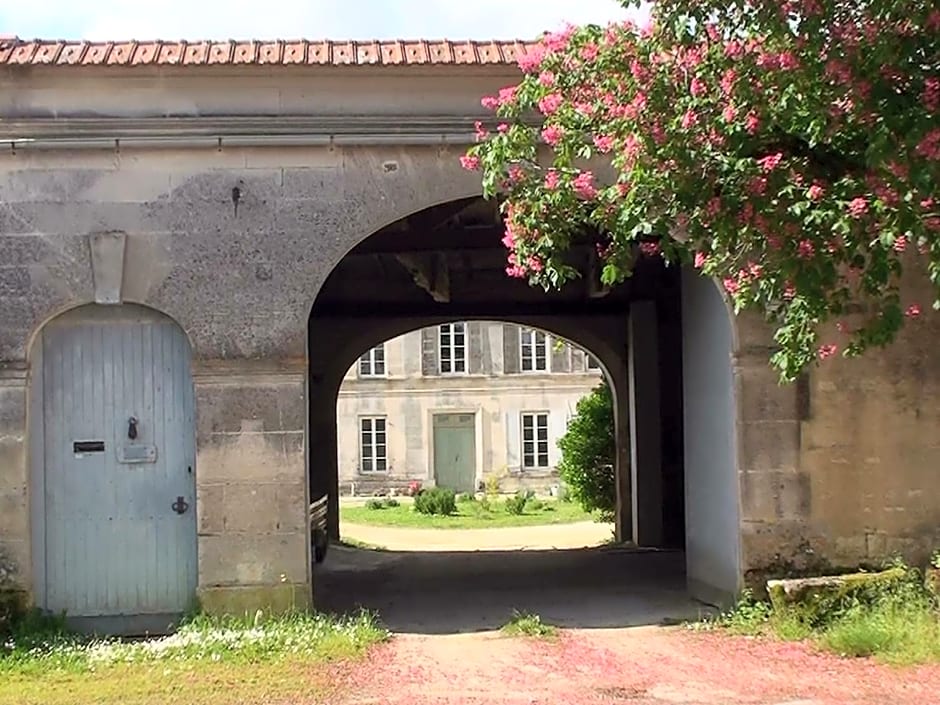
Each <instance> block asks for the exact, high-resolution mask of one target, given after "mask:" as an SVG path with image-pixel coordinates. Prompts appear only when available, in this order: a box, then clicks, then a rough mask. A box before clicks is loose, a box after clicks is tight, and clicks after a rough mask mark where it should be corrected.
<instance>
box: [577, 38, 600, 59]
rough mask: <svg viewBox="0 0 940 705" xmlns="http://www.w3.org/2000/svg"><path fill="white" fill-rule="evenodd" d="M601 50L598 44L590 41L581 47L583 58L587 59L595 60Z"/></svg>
mask: <svg viewBox="0 0 940 705" xmlns="http://www.w3.org/2000/svg"><path fill="white" fill-rule="evenodd" d="M598 51H600V49H599V48H598V46H597V44H594V43H593V42H589V43H588V44H585V45H584V46H583V47H581V58H582V59H584V60H585V61H588V62H590V61H594V59H596V58H597V52H598Z"/></svg>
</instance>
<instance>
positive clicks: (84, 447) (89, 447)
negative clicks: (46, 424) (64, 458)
mask: <svg viewBox="0 0 940 705" xmlns="http://www.w3.org/2000/svg"><path fill="white" fill-rule="evenodd" d="M72 452H73V453H74V454H75V455H81V454H83V453H104V441H75V442H74V443H72Z"/></svg>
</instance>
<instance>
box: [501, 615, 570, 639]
mask: <svg viewBox="0 0 940 705" xmlns="http://www.w3.org/2000/svg"><path fill="white" fill-rule="evenodd" d="M500 631H502V632H503V634H505V635H507V636H528V637H536V638H539V639H549V638H553V637H556V636H558V628H557V627H554V626H552V625H551V624H545V623H544V622H542V618H541V617H539V616H538V615H537V614H531V613H529V612H513V613H512V618H511V619H510V620H509V621H508V622H506V624H504V625H503V628H502V629H501V630H500Z"/></svg>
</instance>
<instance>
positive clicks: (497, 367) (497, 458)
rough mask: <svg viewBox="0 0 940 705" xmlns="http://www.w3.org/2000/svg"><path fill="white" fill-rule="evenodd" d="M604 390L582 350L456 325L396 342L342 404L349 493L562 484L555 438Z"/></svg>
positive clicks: (344, 483) (355, 373) (379, 349)
mask: <svg viewBox="0 0 940 705" xmlns="http://www.w3.org/2000/svg"><path fill="white" fill-rule="evenodd" d="M601 379H602V373H601V370H600V366H599V365H598V363H597V361H596V360H595V359H594V358H592V357H591V356H590V355H588V354H587V353H585V352H584V351H583V350H581V349H580V348H578V347H576V346H573V345H570V344H568V343H567V342H565V341H563V340H561V339H556V338H554V337H553V336H552V335H550V334H548V333H545V332H543V331H541V330H537V329H535V328H527V327H522V326H518V325H515V324H509V323H498V322H491V321H455V322H451V323H443V324H440V325H437V326H431V327H427V328H423V329H421V330H417V331H413V332H410V333H406V334H405V335H402V336H399V337H397V338H394V339H393V340H389V341H387V342H385V343H382V344H380V345H378V346H376V347H374V348H371V349H369V350H368V351H367V352H366V353H364V354H363V355H362V356H361V357H360V358H359V360H358V361H357V362H356V364H354V365H353V366H352V367H351V368H350V369H349V372H347V374H346V376H345V378H344V380H343V385H342V387H341V388H340V392H339V400H338V403H337V436H338V439H339V444H338V446H339V448H338V451H339V481H340V492H341V493H342V494H360V495H362V494H372V493H375V492H385V491H389V490H392V491H395V490H401V489H404V488H405V487H407V486H408V485H409V483H411V482H412V481H418V482H420V483H421V484H422V486H429V485H438V486H443V487H448V488H450V489H453V490H455V491H457V492H473V491H477V490H478V489H480V488H481V487H482V486H483V484H484V482H485V481H486V480H487V479H488V478H490V477H495V478H497V479H498V481H499V488H500V491H510V492H511V491H515V490H518V489H523V488H524V489H531V490H533V491H536V492H540V493H544V492H549V491H551V489H552V487H553V486H555V485H557V484H558V482H559V480H558V470H557V465H558V461H559V459H560V451H559V448H558V439H559V438H560V437H561V436H562V434H564V432H565V429H566V427H567V423H568V419H570V418H571V416H572V415H573V414H574V413H575V407H576V405H577V403H578V400H579V399H581V398H582V397H583V396H584V395H586V394H587V393H589V392H590V391H591V389H593V388H594V387H595V386H596V385H597V384H598V383H599V382H600V380H601Z"/></svg>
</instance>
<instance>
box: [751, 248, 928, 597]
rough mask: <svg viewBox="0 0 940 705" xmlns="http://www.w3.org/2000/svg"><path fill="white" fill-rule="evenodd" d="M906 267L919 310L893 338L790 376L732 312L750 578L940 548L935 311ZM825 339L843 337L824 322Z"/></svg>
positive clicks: (920, 557)
mask: <svg viewBox="0 0 940 705" xmlns="http://www.w3.org/2000/svg"><path fill="white" fill-rule="evenodd" d="M908 266H909V274H908V275H907V277H906V279H905V283H904V286H903V296H902V298H903V300H904V301H905V305H907V304H909V303H912V302H917V303H919V304H920V306H921V308H922V309H923V310H924V311H925V313H924V314H923V315H922V317H921V318H918V319H916V320H913V321H910V322H909V323H908V325H907V327H906V329H905V330H904V331H903V332H902V334H901V336H900V337H899V339H898V341H897V342H896V343H895V344H894V345H892V346H891V347H889V348H886V349H883V350H877V349H876V350H871V351H869V352H867V353H866V354H865V355H864V356H862V357H860V358H857V359H851V360H847V359H843V358H841V357H835V358H831V359H829V360H827V361H825V362H823V363H820V364H819V365H818V366H817V367H814V368H813V369H811V370H810V371H809V372H808V373H807V374H806V375H805V376H804V377H803V378H802V379H800V380H798V381H797V382H796V383H793V384H790V385H785V386H781V385H778V384H777V382H776V373H775V372H774V370H772V369H771V368H770V367H769V365H768V362H767V359H768V355H769V349H768V347H767V345H768V342H769V335H770V331H769V329H768V328H767V326H765V325H764V324H763V323H762V322H760V321H757V320H756V319H754V318H753V317H743V318H739V320H738V325H737V328H738V334H739V337H740V341H739V345H740V350H739V353H738V355H737V359H736V377H737V385H738V395H739V399H738V404H739V407H740V417H739V418H740V424H741V428H740V433H739V453H740V471H741V472H740V480H741V506H742V546H743V558H744V568H745V570H746V571H749V572H751V573H752V574H753V575H754V576H755V578H756V577H758V576H762V575H765V574H781V573H783V572H786V571H796V572H801V571H826V570H834V569H841V568H848V567H855V566H858V565H860V564H861V565H866V564H867V565H878V564H880V563H881V562H883V561H884V560H886V559H889V558H891V557H893V556H901V557H903V558H905V559H907V560H908V561H911V562H914V563H917V564H924V563H926V561H927V559H928V557H929V555H930V553H931V552H932V551H933V550H936V549H937V548H938V547H940V482H938V481H937V468H938V467H940V440H938V435H937V428H938V423H940V396H938V393H940V356H938V355H937V354H936V343H935V341H937V340H938V339H940V317H938V316H936V315H935V314H933V313H932V311H930V303H931V301H932V293H931V291H930V288H929V286H928V284H927V280H926V276H925V275H924V274H922V273H921V272H919V271H918V270H917V263H916V262H914V261H910V262H908ZM845 322H846V323H847V324H848V325H850V326H851V325H852V318H851V317H849V318H846V319H845ZM823 338H824V342H829V341H832V342H835V343H837V344H840V343H844V342H845V337H844V336H842V335H840V334H839V333H838V332H837V331H836V330H835V326H834V325H833V326H832V327H831V328H829V329H827V331H826V332H825V334H824V336H823Z"/></svg>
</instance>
